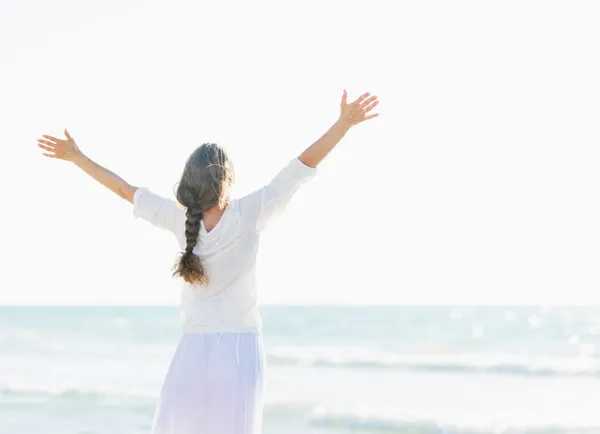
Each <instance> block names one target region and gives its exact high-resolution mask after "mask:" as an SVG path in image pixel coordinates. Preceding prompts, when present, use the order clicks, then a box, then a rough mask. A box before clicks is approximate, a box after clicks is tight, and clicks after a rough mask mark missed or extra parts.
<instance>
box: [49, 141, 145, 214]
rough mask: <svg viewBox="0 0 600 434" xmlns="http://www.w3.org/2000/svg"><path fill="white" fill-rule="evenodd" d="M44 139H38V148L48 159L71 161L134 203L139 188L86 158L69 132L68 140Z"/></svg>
mask: <svg viewBox="0 0 600 434" xmlns="http://www.w3.org/2000/svg"><path fill="white" fill-rule="evenodd" d="M42 137H43V138H42V139H38V146H39V147H40V148H42V149H44V150H45V151H47V152H45V153H44V155H45V156H46V157H49V158H59V159H61V160H65V161H70V162H71V163H73V164H75V165H76V166H78V167H79V168H80V169H82V170H83V171H84V172H85V173H87V174H88V175H90V176H91V177H92V178H94V179H95V180H96V181H98V182H99V183H100V184H102V185H103V186H105V187H106V188H108V189H109V190H111V191H113V192H115V193H116V194H118V195H119V196H120V197H122V198H123V199H125V200H127V201H129V202H131V203H133V195H134V194H135V192H136V190H137V188H136V187H133V186H131V185H129V184H128V183H127V182H125V180H123V179H122V178H121V177H119V176H118V175H116V174H115V173H113V172H111V171H110V170H108V169H106V168H104V167H102V166H100V165H99V164H98V163H96V162H94V161H93V160H91V159H90V158H88V157H87V156H85V155H84V154H83V152H81V150H80V149H79V147H78V146H77V143H75V140H73V138H72V137H71V135H70V134H69V132H68V131H67V130H65V137H66V140H64V139H57V138H56V137H52V136H42Z"/></svg>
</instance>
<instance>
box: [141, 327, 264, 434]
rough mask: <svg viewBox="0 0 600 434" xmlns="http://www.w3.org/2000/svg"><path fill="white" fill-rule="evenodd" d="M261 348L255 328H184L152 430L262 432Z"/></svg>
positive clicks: (171, 433) (156, 433)
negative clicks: (251, 330)
mask: <svg viewBox="0 0 600 434" xmlns="http://www.w3.org/2000/svg"><path fill="white" fill-rule="evenodd" d="M263 370H264V351H263V343H262V337H261V336H259V335H258V334H255V333H219V334H196V333H187V334H184V335H183V336H182V338H181V340H180V342H179V345H178V346H177V350H176V351H175V355H174V356H173V360H172V361H171V365H170V366H169V370H168V372H167V376H166V378H165V381H164V384H163V387H162V389H161V392H160V398H159V401H158V406H157V409H156V413H155V415H154V422H153V427H152V433H153V434H260V432H261V429H262V410H263V397H262V392H263V378H264V377H263V372H264V371H263Z"/></svg>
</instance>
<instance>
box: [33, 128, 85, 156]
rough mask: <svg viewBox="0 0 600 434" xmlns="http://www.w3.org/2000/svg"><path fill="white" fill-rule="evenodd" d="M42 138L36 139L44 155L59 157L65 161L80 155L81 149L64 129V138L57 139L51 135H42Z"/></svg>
mask: <svg viewBox="0 0 600 434" xmlns="http://www.w3.org/2000/svg"><path fill="white" fill-rule="evenodd" d="M42 137H43V139H38V146H39V147H40V148H42V149H43V150H45V151H48V152H44V155H45V156H46V157H50V158H59V159H61V160H65V161H74V160H75V159H76V158H77V157H79V156H80V155H81V151H80V150H79V148H78V147H77V143H75V140H73V137H71V135H70V134H69V132H68V131H67V130H66V129H65V137H66V138H67V139H66V140H64V139H57V138H56V137H52V136H42Z"/></svg>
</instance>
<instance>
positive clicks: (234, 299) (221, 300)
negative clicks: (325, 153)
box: [134, 159, 316, 333]
mask: <svg viewBox="0 0 600 434" xmlns="http://www.w3.org/2000/svg"><path fill="white" fill-rule="evenodd" d="M315 172H316V169H314V168H311V167H308V166H306V165H304V164H302V163H301V162H300V161H299V160H298V159H293V160H292V161H291V162H290V163H289V164H288V165H287V166H286V167H285V168H284V169H283V170H281V171H280V172H279V173H278V174H277V176H276V177H275V178H274V179H273V180H272V181H271V182H270V183H269V184H268V185H266V186H265V187H263V188H262V189H260V190H258V191H256V192H254V193H252V194H250V195H248V196H245V197H243V198H241V199H237V200H233V201H231V202H230V203H229V205H228V206H227V208H226V209H225V211H224V212H223V215H222V216H221V219H220V220H219V222H218V223H217V224H216V225H215V226H214V227H213V228H212V229H211V230H210V231H209V232H207V230H206V228H205V226H204V223H203V222H201V223H200V230H199V236H198V242H197V244H196V246H195V247H194V250H193V252H194V254H196V255H197V256H198V257H199V258H200V262H201V263H202V266H203V268H204V273H205V275H206V277H207V279H208V281H207V283H205V284H201V285H199V284H191V283H187V282H186V283H184V284H183V288H182V293H181V318H182V322H183V329H184V331H186V332H199V333H202V332H211V333H214V332H219V333H221V332H223V333H224V332H248V331H254V332H259V331H260V329H261V319H260V315H259V312H258V306H257V304H258V303H257V287H256V259H257V254H258V246H259V239H260V232H261V231H262V230H263V229H264V228H266V227H267V226H268V224H269V222H270V221H272V220H273V219H274V218H275V217H277V216H278V215H279V214H280V213H281V212H282V211H283V209H284V208H285V206H286V205H287V203H288V202H289V200H290V199H291V197H292V196H293V194H294V193H295V192H296V191H297V190H298V188H299V187H300V186H301V185H302V184H303V183H305V182H307V181H308V180H310V179H311V178H312V177H313V176H314V175H315ZM134 215H135V216H136V217H141V218H144V219H145V220H148V221H149V222H150V223H152V224H154V225H155V226H158V227H161V228H163V229H167V230H169V231H171V232H172V233H173V235H175V237H176V238H177V241H178V243H179V245H180V247H181V248H182V249H183V248H184V247H185V245H186V236H185V228H186V226H185V222H186V209H185V208H182V207H181V206H178V205H177V204H176V202H175V201H172V200H169V199H165V198H162V197H160V196H157V195H155V194H154V193H152V192H150V191H149V190H147V189H144V188H139V189H138V190H137V191H136V194H135V195H134Z"/></svg>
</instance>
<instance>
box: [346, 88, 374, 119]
mask: <svg viewBox="0 0 600 434" xmlns="http://www.w3.org/2000/svg"><path fill="white" fill-rule="evenodd" d="M377 104H379V99H378V98H377V96H376V95H373V96H371V94H370V93H369V92H367V93H364V94H362V95H361V96H360V97H358V98H357V99H356V100H355V101H353V102H351V103H348V93H347V92H346V90H345V89H344V94H343V95H342V102H341V104H340V119H339V121H338V122H340V123H341V124H343V125H344V126H346V127H347V128H350V127H352V126H354V125H356V124H359V123H361V122H364V121H366V120H369V119H373V118H375V117H377V116H379V113H373V114H369V113H370V112H371V111H372V110H373V109H374V108H375V107H377Z"/></svg>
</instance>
